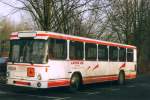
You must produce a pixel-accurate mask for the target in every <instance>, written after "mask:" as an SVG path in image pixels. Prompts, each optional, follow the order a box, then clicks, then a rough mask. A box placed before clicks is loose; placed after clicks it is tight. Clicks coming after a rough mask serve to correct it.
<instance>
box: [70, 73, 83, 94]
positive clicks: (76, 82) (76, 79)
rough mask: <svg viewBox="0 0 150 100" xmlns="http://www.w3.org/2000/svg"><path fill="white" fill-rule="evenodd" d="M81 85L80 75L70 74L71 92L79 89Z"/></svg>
mask: <svg viewBox="0 0 150 100" xmlns="http://www.w3.org/2000/svg"><path fill="white" fill-rule="evenodd" d="M81 85H82V77H81V76H80V75H79V74H77V73H75V74H73V75H72V77H71V80H70V91H71V92H76V91H78V90H79V89H81Z"/></svg>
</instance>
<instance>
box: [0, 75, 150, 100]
mask: <svg viewBox="0 0 150 100" xmlns="http://www.w3.org/2000/svg"><path fill="white" fill-rule="evenodd" d="M0 100H150V75H141V76H139V77H138V78H137V79H136V80H132V81H127V83H126V85H124V86H118V85H117V84H115V82H107V83H100V84H92V85H87V86H85V88H84V89H83V90H81V91H78V92H76V93H70V92H69V91H68V90H67V88H53V89H44V90H34V89H26V88H16V87H11V86H7V85H4V84H3V83H0Z"/></svg>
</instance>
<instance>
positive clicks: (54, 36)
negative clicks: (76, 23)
mask: <svg viewBox="0 0 150 100" xmlns="http://www.w3.org/2000/svg"><path fill="white" fill-rule="evenodd" d="M36 36H48V37H51V38H57V39H65V40H72V41H79V42H87V43H96V44H102V45H109V46H118V47H122V48H132V49H135V48H136V47H134V46H129V45H125V46H124V45H121V44H115V43H109V42H104V41H97V40H90V39H89V40H88V38H87V39H81V38H76V37H71V36H61V35H56V34H44V33H43V34H42V33H38V34H36Z"/></svg>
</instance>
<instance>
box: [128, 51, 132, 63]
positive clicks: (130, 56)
mask: <svg viewBox="0 0 150 100" xmlns="http://www.w3.org/2000/svg"><path fill="white" fill-rule="evenodd" d="M127 61H128V62H133V49H127Z"/></svg>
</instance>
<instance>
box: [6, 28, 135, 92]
mask: <svg viewBox="0 0 150 100" xmlns="http://www.w3.org/2000/svg"><path fill="white" fill-rule="evenodd" d="M10 40H11V42H10V54H9V62H8V65H7V84H9V85H15V86H23V87H32V88H51V87H60V86H69V87H70V88H71V89H75V90H78V89H79V88H80V86H81V85H84V84H91V83H97V82H104V81H114V80H117V81H118V83H119V84H124V82H125V80H126V79H134V78H136V70H137V63H136V61H137V57H136V56H137V51H136V47H135V46H131V45H125V44H119V43H112V42H106V41H101V40H95V39H89V38H84V37H77V36H71V35H65V34H60V33H54V32H44V31H36V32H14V33H12V34H11V37H10Z"/></svg>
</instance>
